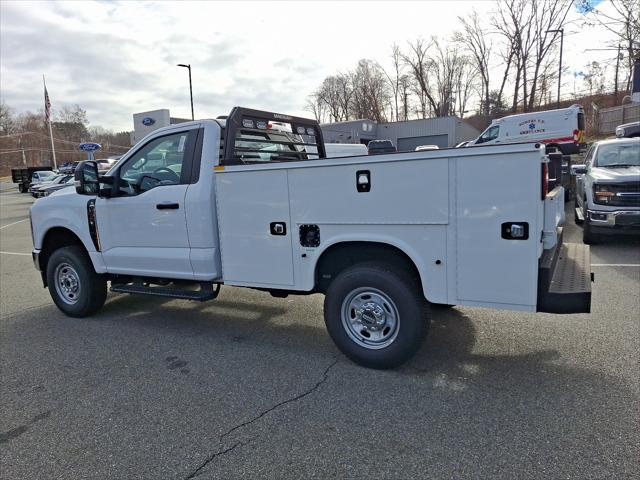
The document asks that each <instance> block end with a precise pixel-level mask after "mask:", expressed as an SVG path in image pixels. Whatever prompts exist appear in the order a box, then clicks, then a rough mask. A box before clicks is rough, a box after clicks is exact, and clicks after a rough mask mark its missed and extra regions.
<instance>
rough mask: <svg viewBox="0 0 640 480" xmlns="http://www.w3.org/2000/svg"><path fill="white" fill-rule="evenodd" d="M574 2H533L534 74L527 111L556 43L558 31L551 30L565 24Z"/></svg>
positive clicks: (544, 0)
mask: <svg viewBox="0 0 640 480" xmlns="http://www.w3.org/2000/svg"><path fill="white" fill-rule="evenodd" d="M572 4H573V2H572V1H569V0H539V1H537V2H532V3H531V23H532V29H531V34H532V36H533V38H532V40H531V44H532V47H533V59H532V62H533V76H532V77H531V88H530V91H529V100H528V104H527V103H526V98H525V111H527V110H531V109H532V108H533V105H534V101H535V97H536V88H537V83H538V76H539V74H540V69H541V67H542V64H543V63H544V61H545V59H546V58H547V55H548V53H549V51H550V49H551V47H552V46H553V45H556V43H555V40H556V37H557V35H558V33H557V32H555V33H550V32H549V31H550V30H558V29H560V28H561V27H562V25H564V22H565V20H566V18H567V14H568V13H569V9H570V8H571V5H572ZM525 69H526V65H525ZM525 71H526V70H525Z"/></svg>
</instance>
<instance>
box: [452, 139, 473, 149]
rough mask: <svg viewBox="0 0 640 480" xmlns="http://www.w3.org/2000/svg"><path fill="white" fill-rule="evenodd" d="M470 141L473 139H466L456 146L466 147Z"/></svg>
mask: <svg viewBox="0 0 640 480" xmlns="http://www.w3.org/2000/svg"><path fill="white" fill-rule="evenodd" d="M470 141H471V140H466V141H464V142H460V143H459V144H457V145H456V146H455V148H462V147H466V146H467V145H468V144H469V142H470Z"/></svg>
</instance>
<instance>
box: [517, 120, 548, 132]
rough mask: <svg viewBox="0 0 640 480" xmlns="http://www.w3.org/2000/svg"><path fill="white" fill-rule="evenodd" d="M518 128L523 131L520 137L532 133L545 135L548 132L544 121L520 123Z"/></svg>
mask: <svg viewBox="0 0 640 480" xmlns="http://www.w3.org/2000/svg"><path fill="white" fill-rule="evenodd" d="M518 126H519V127H520V128H521V129H522V130H520V135H531V134H532V133H544V132H546V131H547V129H546V128H544V120H542V119H530V120H525V121H523V122H520V123H519V124H518Z"/></svg>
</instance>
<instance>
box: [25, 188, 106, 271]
mask: <svg viewBox="0 0 640 480" xmlns="http://www.w3.org/2000/svg"><path fill="white" fill-rule="evenodd" d="M92 198H93V197H88V196H84V195H78V194H76V193H75V192H73V195H68V194H65V195H53V196H49V197H44V198H41V199H39V200H37V201H36V202H35V203H34V204H33V205H32V206H31V210H30V214H31V222H32V228H33V246H34V248H35V249H36V250H41V249H42V247H43V245H44V239H45V237H46V235H47V233H49V232H50V231H51V230H52V229H54V228H63V229H66V230H69V231H70V232H71V233H73V234H74V235H75V236H76V237H78V238H79V239H80V241H81V242H82V245H83V246H84V248H85V249H86V251H87V253H88V254H89V257H90V258H91V262H92V263H93V267H94V269H95V270H96V272H97V273H104V272H106V268H105V265H104V261H103V260H102V254H101V253H100V252H98V251H97V250H96V248H95V246H94V244H93V241H92V240H91V235H90V233H89V224H88V219H87V202H88V201H89V200H91V199H92Z"/></svg>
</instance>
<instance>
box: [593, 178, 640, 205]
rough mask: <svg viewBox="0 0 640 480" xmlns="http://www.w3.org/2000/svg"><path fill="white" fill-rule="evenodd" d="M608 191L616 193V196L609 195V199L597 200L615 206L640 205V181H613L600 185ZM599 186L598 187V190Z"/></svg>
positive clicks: (602, 203)
mask: <svg viewBox="0 0 640 480" xmlns="http://www.w3.org/2000/svg"><path fill="white" fill-rule="evenodd" d="M599 187H602V188H603V189H604V188H606V190H607V191H608V192H611V193H614V194H615V196H614V197H609V201H607V202H603V201H596V202H595V203H598V204H600V205H611V206H614V207H640V182H625V183H612V184H608V185H600V186H599ZM598 189H599V188H598V187H596V190H598Z"/></svg>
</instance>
